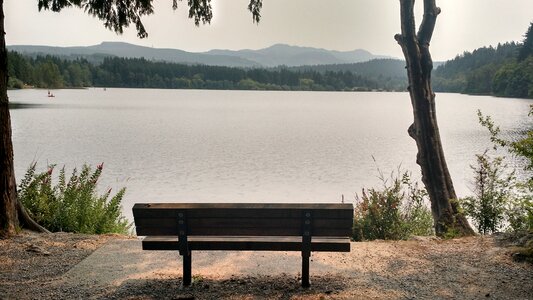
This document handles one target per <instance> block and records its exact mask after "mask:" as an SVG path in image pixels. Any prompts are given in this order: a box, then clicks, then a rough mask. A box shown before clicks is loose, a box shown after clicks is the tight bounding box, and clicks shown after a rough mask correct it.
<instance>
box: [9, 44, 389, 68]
mask: <svg viewBox="0 0 533 300" xmlns="http://www.w3.org/2000/svg"><path fill="white" fill-rule="evenodd" d="M7 48H8V49H9V50H11V51H17V52H19V53H22V54H26V55H31V56H36V55H54V56H68V57H72V58H77V57H80V58H86V59H88V60H90V61H95V60H96V61H98V60H100V61H101V60H103V58H104V57H106V56H116V57H128V58H141V57H144V58H145V59H148V60H154V61H166V62H173V63H185V64H205V65H212V66H229V67H252V68H253V67H276V66H280V65H284V66H289V67H294V66H303V65H331V64H351V63H358V62H365V61H369V60H372V59H377V58H390V57H387V56H380V55H374V54H372V53H370V52H368V51H366V50H363V49H357V50H353V51H335V50H326V49H320V48H312V47H300V46H290V45H285V44H276V45H273V46H270V47H268V48H264V49H259V50H250V49H245V50H220V49H215V50H210V51H207V52H187V51H183V50H179V49H167V48H151V47H144V46H139V45H133V44H129V43H123V42H102V43H101V44H99V45H94V46H86V47H83V46H79V47H53V46H34V45H12V46H7Z"/></svg>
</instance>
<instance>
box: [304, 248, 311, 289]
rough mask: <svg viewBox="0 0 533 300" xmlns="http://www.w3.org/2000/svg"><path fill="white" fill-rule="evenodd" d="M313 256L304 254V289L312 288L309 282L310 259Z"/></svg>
mask: <svg viewBox="0 0 533 300" xmlns="http://www.w3.org/2000/svg"><path fill="white" fill-rule="evenodd" d="M310 256H311V255H310V254H307V253H304V252H302V287H304V288H308V287H310V286H311V282H310V281H309V257H310Z"/></svg>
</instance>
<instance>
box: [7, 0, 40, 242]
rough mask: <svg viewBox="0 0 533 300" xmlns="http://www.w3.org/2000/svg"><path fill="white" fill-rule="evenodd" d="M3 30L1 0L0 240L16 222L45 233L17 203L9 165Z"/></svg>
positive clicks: (11, 166)
mask: <svg viewBox="0 0 533 300" xmlns="http://www.w3.org/2000/svg"><path fill="white" fill-rule="evenodd" d="M5 35H6V33H5V28H4V0H0V237H8V236H11V235H13V234H15V233H16V230H17V227H18V226H19V225H20V223H19V219H20V221H21V223H22V224H23V225H25V227H26V228H28V229H31V230H35V231H39V232H48V231H47V230H46V229H44V228H43V227H41V226H40V225H38V224H37V223H35V221H33V220H32V219H31V218H30V216H29V215H28V213H27V212H26V210H25V209H24V206H22V204H21V203H20V202H19V201H18V200H17V184H16V181H15V169H14V165H13V143H12V139H11V117H10V114H9V99H8V97H7V80H8V76H7V49H6V40H5Z"/></svg>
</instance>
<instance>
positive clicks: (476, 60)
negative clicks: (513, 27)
mask: <svg viewBox="0 0 533 300" xmlns="http://www.w3.org/2000/svg"><path fill="white" fill-rule="evenodd" d="M532 28H533V23H531V25H530V27H529V29H528V31H527V33H526V35H525V39H524V42H523V43H521V44H517V43H514V42H512V43H505V44H499V45H498V46H497V47H483V48H479V49H477V50H474V51H473V52H471V53H470V52H465V53H464V54H463V55H460V56H457V57H456V58H455V59H453V60H450V61H447V62H446V63H445V64H443V65H441V66H440V67H438V68H437V69H436V70H435V72H434V76H433V87H434V90H435V91H437V92H457V93H466V94H481V95H495V96H502V97H518V98H533V33H532Z"/></svg>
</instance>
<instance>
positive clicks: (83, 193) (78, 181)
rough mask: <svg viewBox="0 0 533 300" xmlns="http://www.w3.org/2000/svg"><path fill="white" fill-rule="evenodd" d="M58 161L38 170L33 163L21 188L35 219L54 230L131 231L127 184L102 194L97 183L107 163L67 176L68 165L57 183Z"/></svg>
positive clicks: (21, 192)
mask: <svg viewBox="0 0 533 300" xmlns="http://www.w3.org/2000/svg"><path fill="white" fill-rule="evenodd" d="M54 169H55V165H49V166H48V170H47V171H45V172H42V173H37V172H36V163H33V164H31V165H30V167H29V168H28V170H27V171H26V175H25V176H24V178H23V179H22V180H21V182H20V185H19V188H18V196H19V200H20V201H22V203H23V204H24V206H25V207H26V208H27V209H28V211H29V213H30V214H31V216H32V217H33V218H34V220H35V221H36V222H37V223H39V224H40V225H42V226H43V227H45V228H47V229H48V230H50V231H54V232H55V231H65V232H77V233H92V234H102V233H127V232H128V229H129V227H130V226H131V225H130V224H128V222H127V220H126V219H125V218H124V216H122V212H121V201H122V197H123V196H124V193H125V191H126V189H125V188H122V189H120V190H119V191H118V192H117V193H116V194H115V195H114V196H111V189H108V190H107V191H106V192H105V193H103V194H102V195H98V192H97V185H98V179H99V178H100V176H101V174H102V170H103V163H102V164H99V165H98V166H97V167H96V168H95V169H94V170H93V169H92V168H91V166H89V165H83V167H82V168H81V171H79V172H78V170H77V169H76V168H74V170H73V171H72V175H70V178H69V179H68V180H67V178H66V172H65V167H63V168H61V170H59V176H58V179H57V180H58V182H57V184H53V183H52V178H53V172H54Z"/></svg>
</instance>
